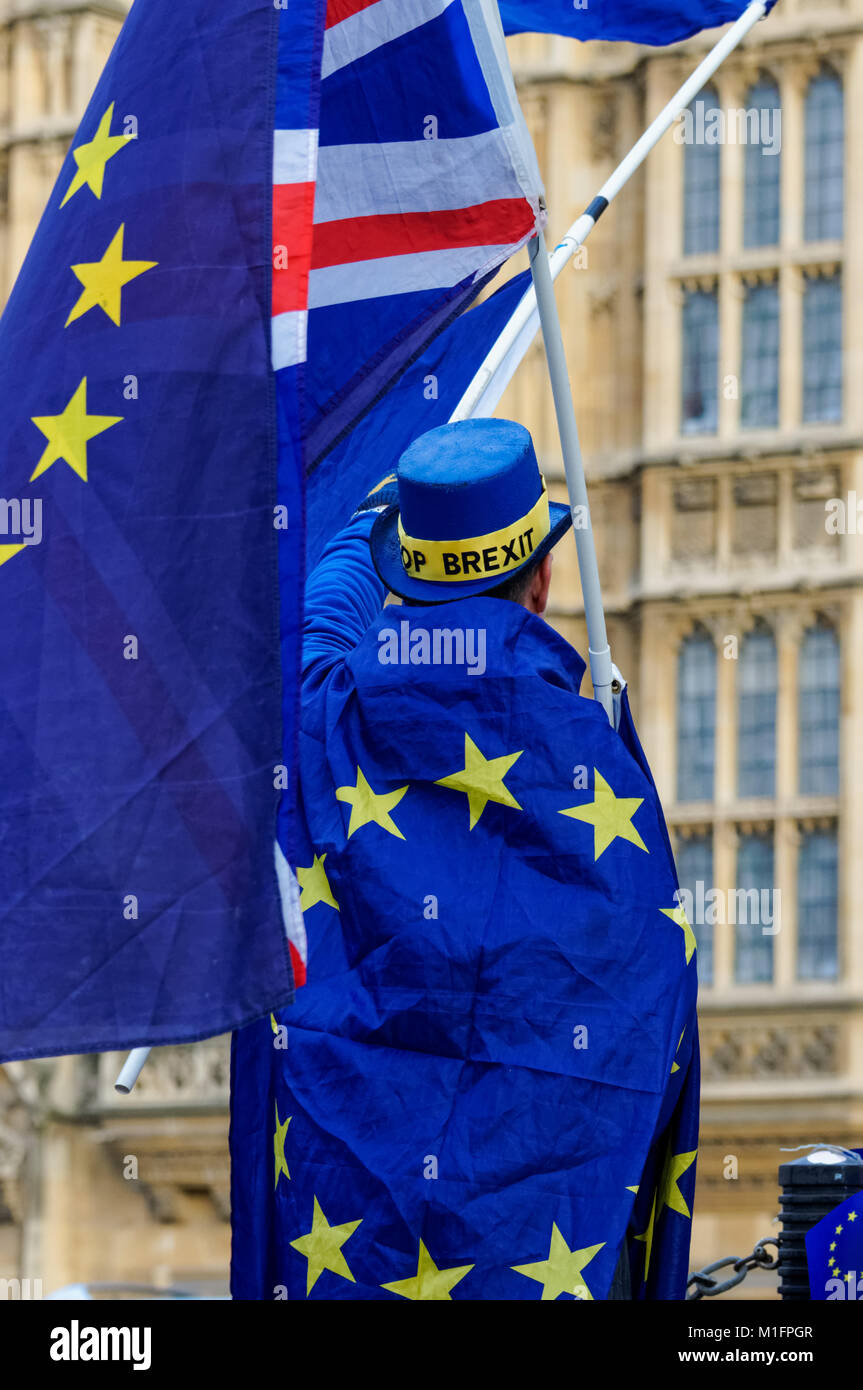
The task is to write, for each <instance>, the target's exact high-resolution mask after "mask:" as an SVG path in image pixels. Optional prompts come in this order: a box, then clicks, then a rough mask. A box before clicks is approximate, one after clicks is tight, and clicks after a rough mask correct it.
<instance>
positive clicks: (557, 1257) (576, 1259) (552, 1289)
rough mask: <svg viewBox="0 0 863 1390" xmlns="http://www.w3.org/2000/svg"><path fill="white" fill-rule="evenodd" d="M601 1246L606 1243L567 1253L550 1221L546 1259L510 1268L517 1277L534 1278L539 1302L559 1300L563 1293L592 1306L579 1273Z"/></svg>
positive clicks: (558, 1232) (588, 1292)
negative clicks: (540, 1288)
mask: <svg viewBox="0 0 863 1390" xmlns="http://www.w3.org/2000/svg"><path fill="white" fill-rule="evenodd" d="M604 1244H605V1241H603V1242H602V1244H601V1245H586V1246H585V1247H584V1249H582V1250H570V1248H569V1246H568V1245H567V1243H566V1241H565V1240H564V1238H563V1236H562V1235H561V1234H560V1231H559V1230H558V1229H557V1223H556V1222H552V1225H551V1243H550V1245H549V1247H548V1259H547V1260H537V1262H536V1263H535V1264H529V1265H512V1266H511V1268H512V1269H514V1270H515V1272H516V1274H524V1275H525V1277H526V1278H528V1279H535V1280H536V1282H537V1283H538V1284H542V1297H541V1299H540V1302H543V1303H544V1302H546V1301H548V1300H552V1299H555V1298H558V1297H559V1296H560V1295H561V1294H562V1293H569V1294H574V1295H575V1297H576V1298H580V1299H583V1300H585V1301H588V1302H590V1303H592V1302H593V1294H592V1293H591V1292H590V1289H589V1288H588V1287H587V1284H586V1283H585V1282H584V1279H583V1278H582V1271H583V1270H584V1267H585V1265H587V1264H589V1263H590V1261H591V1260H592V1259H593V1257H594V1255H596V1254H598V1253H599V1251H600V1250H601V1249H602V1247H603V1245H604Z"/></svg>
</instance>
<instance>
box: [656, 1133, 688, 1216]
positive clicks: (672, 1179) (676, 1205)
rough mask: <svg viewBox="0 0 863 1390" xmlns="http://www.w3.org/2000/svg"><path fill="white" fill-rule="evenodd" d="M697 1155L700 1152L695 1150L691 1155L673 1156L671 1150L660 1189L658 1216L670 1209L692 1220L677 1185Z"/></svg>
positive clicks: (667, 1157)
mask: <svg viewBox="0 0 863 1390" xmlns="http://www.w3.org/2000/svg"><path fill="white" fill-rule="evenodd" d="M697 1153H698V1150H697V1149H693V1150H692V1152H691V1153H685V1154H672V1152H671V1150H670V1149H669V1151H668V1154H667V1156H666V1159H665V1167H664V1169H663V1173H662V1181H661V1183H660V1188H659V1210H658V1211H657V1216H659V1215H660V1214H661V1213H662V1209H663V1207H670V1208H671V1210H672V1211H677V1212H679V1213H680V1215H681V1216H688V1217H690V1219H691V1215H692V1214H691V1212H690V1210H689V1207H688V1206H687V1205H686V1201H685V1198H684V1196H683V1193H682V1192H681V1191H680V1188H679V1187H678V1185H677V1184H678V1183H679V1181H680V1179H681V1178H682V1177H683V1174H684V1173H685V1172H686V1171H687V1169H688V1168H691V1167H692V1165H693V1163H694V1162H695V1157H696V1154H697Z"/></svg>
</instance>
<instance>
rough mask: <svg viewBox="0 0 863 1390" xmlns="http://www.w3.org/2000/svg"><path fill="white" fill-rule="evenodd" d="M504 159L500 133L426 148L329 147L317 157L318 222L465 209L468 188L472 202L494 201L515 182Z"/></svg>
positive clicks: (397, 143)
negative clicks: (503, 164)
mask: <svg viewBox="0 0 863 1390" xmlns="http://www.w3.org/2000/svg"><path fill="white" fill-rule="evenodd" d="M501 155H502V150H501V138H500V131H498V130H484V131H482V132H481V133H480V134H479V135H464V136H460V137H458V138H456V139H450V140H447V139H442V140H424V141H422V142H421V143H420V142H418V141H416V140H391V141H388V142H387V144H385V145H324V146H323V148H322V149H321V150H320V151H319V154H318V189H317V194H316V196H315V221H316V222H333V221H336V220H337V219H340V218H345V217H372V216H375V215H377V214H380V213H394V212H403V211H404V210H405V209H406V208H409V209H410V210H411V211H412V212H432V211H439V210H441V209H444V208H461V207H464V206H465V192H466V187H467V186H469V188H470V193H471V202H472V203H474V204H479V203H486V202H490V201H492V200H493V199H495V198H500V196H501V190H502V189H506V187H507V184H508V182H509V183H511V181H512V175H511V173H510V175H509V180H508V179H507V170H506V169H505V168H503V167H502V158H501ZM514 191H515V190H514Z"/></svg>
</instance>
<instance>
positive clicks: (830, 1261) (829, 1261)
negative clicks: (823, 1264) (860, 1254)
mask: <svg viewBox="0 0 863 1390" xmlns="http://www.w3.org/2000/svg"><path fill="white" fill-rule="evenodd" d="M827 1263H828V1265H829V1266H830V1268H831V1269H832V1267H833V1265H835V1263H836V1257H835V1256H834V1255H831V1256H830V1259H829V1260H828V1261H827Z"/></svg>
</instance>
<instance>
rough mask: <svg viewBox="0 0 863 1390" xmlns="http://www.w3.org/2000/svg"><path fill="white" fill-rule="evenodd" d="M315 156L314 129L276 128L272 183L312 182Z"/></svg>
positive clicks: (316, 152)
mask: <svg viewBox="0 0 863 1390" xmlns="http://www.w3.org/2000/svg"><path fill="white" fill-rule="evenodd" d="M317 156H318V132H317V131H316V130H276V131H275V132H274V139H273V183H314V181H315V170H316V166H317Z"/></svg>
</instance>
